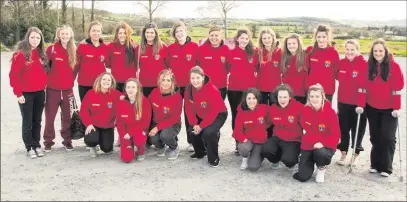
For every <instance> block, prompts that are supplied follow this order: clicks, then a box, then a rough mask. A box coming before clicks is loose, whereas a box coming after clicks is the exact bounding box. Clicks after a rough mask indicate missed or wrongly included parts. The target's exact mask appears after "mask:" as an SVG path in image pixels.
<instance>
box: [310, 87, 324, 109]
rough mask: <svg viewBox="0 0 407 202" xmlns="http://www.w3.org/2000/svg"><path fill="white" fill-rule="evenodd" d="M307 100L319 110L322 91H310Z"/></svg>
mask: <svg viewBox="0 0 407 202" xmlns="http://www.w3.org/2000/svg"><path fill="white" fill-rule="evenodd" d="M308 99H309V102H310V103H311V106H312V107H313V108H314V109H316V110H319V109H321V107H322V93H321V91H310V94H309V98H308Z"/></svg>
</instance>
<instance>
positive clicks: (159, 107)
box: [148, 88, 182, 130]
mask: <svg viewBox="0 0 407 202" xmlns="http://www.w3.org/2000/svg"><path fill="white" fill-rule="evenodd" d="M148 99H149V100H150V103H151V108H152V109H153V121H154V123H157V129H158V130H163V129H166V128H169V127H171V126H173V125H175V124H181V111H182V97H181V94H180V92H179V90H178V89H177V90H176V92H175V94H173V95H170V94H169V95H163V94H162V93H161V90H160V88H155V89H154V90H153V91H152V92H151V94H150V96H149V97H148Z"/></svg>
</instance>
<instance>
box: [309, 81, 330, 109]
mask: <svg viewBox="0 0 407 202" xmlns="http://www.w3.org/2000/svg"><path fill="white" fill-rule="evenodd" d="M311 91H317V92H320V93H321V96H322V105H321V109H323V108H324V104H325V100H326V95H325V90H324V88H323V87H322V86H321V84H319V83H317V84H314V85H312V86H310V87H309V89H308V92H307V103H305V105H306V106H312V105H311V101H310V94H311Z"/></svg>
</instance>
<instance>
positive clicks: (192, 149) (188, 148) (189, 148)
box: [187, 144, 195, 152]
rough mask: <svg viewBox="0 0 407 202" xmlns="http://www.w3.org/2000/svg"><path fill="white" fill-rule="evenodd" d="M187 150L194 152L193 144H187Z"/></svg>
mask: <svg viewBox="0 0 407 202" xmlns="http://www.w3.org/2000/svg"><path fill="white" fill-rule="evenodd" d="M187 151H188V152H194V151H195V150H194V146H192V144H189V145H188V147H187Z"/></svg>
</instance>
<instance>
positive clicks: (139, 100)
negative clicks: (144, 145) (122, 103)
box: [124, 78, 143, 120]
mask: <svg viewBox="0 0 407 202" xmlns="http://www.w3.org/2000/svg"><path fill="white" fill-rule="evenodd" d="M130 82H134V83H136V85H137V93H136V102H135V103H134V109H135V111H136V113H135V117H136V120H140V118H141V116H142V114H143V90H142V89H143V86H141V83H140V81H139V80H138V79H136V78H129V79H127V81H126V83H125V84H124V89H126V86H127V84H128V83H130ZM125 92H126V90H125ZM126 99H127V100H129V95H127V92H126Z"/></svg>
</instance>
